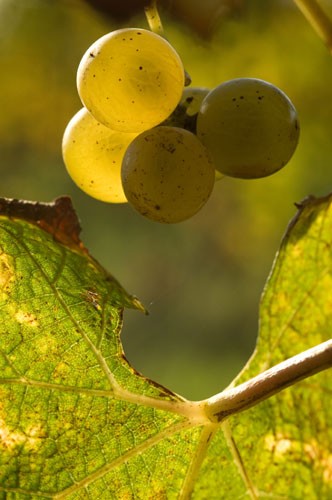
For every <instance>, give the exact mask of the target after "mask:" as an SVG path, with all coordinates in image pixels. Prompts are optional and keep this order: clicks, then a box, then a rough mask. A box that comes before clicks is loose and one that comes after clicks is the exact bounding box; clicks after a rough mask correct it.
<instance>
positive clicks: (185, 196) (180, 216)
mask: <svg viewBox="0 0 332 500" xmlns="http://www.w3.org/2000/svg"><path fill="white" fill-rule="evenodd" d="M121 175H122V184H123V189H124V192H125V194H126V197H127V199H128V202H129V203H131V204H132V205H133V207H134V208H135V209H136V210H137V211H138V212H140V213H141V214H142V215H144V216H145V217H147V218H149V219H152V220H154V221H157V222H164V223H175V222H181V221H183V220H185V219H188V218H189V217H191V216H193V215H194V214H195V213H196V212H198V211H199V210H200V208H202V206H203V205H204V204H205V202H206V201H207V200H208V198H209V196H210V194H211V191H212V189H213V185H214V179H215V169H214V164H213V162H212V160H211V157H210V155H209V153H208V151H207V150H206V148H205V147H204V146H203V145H202V144H201V142H200V141H199V140H198V139H197V137H196V136H195V135H194V134H192V133H191V132H189V131H187V130H184V129H181V128H177V127H168V126H160V127H155V128H153V129H152V130H147V131H145V132H143V133H142V134H140V135H139V136H137V137H136V138H135V139H134V140H133V141H132V142H131V144H130V145H129V147H128V149H127V151H126V153H125V156H124V159H123V162H122V173H121Z"/></svg>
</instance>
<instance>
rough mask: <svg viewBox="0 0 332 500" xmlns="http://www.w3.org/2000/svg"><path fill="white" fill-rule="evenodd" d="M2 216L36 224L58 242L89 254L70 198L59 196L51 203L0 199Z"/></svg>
mask: <svg viewBox="0 0 332 500" xmlns="http://www.w3.org/2000/svg"><path fill="white" fill-rule="evenodd" d="M1 215H4V216H6V217H9V218H11V219H22V220H25V221H27V222H30V223H32V224H35V225H36V226H39V227H40V228H41V229H43V230H44V231H46V232H47V233H49V234H51V235H52V236H53V238H54V239H55V240H56V241H57V242H59V243H62V244H63V245H65V246H67V247H70V248H72V249H75V250H78V251H80V252H84V253H88V250H87V249H86V248H85V246H84V245H83V243H82V241H81V239H80V233H81V226H80V222H79V220H78V217H77V214H76V211H75V209H74V207H73V204H72V201H71V198H70V197H69V196H59V197H58V198H56V199H55V200H53V201H52V202H49V203H44V202H40V201H26V200H18V199H12V198H0V216H1Z"/></svg>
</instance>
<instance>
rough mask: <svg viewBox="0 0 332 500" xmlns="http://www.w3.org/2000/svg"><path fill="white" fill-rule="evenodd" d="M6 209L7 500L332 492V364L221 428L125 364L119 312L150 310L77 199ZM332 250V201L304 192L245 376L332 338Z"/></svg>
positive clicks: (1, 341)
mask: <svg viewBox="0 0 332 500" xmlns="http://www.w3.org/2000/svg"><path fill="white" fill-rule="evenodd" d="M0 210H1V213H2V215H0V301H1V302H0V307H1V325H0V354H1V355H0V498H1V499H29V498H68V499H93V500H95V499H143V500H145V499H177V498H182V499H184V498H190V497H191V498H193V499H209V500H210V499H230V500H233V499H237V498H265V497H266V498H273V499H279V498H282V499H286V498H287V499H303V498H308V499H309V498H310V499H325V498H326V499H328V498H332V486H331V482H332V452H331V448H332V436H331V433H332V431H331V428H330V426H329V422H330V421H331V418H332V408H331V403H330V401H331V390H332V377H331V374H330V373H329V372H322V373H320V374H318V375H315V376H314V377H312V378H310V379H306V380H305V381H303V382H301V383H299V384H297V385H296V386H293V387H291V388H289V389H287V390H285V391H283V392H281V393H279V394H278V395H276V396H273V397H272V398H270V399H269V400H267V401H265V402H263V403H261V404H259V405H257V406H255V407H253V408H251V409H249V410H246V411H244V412H242V413H239V414H236V415H232V416H230V417H229V418H228V419H226V420H224V421H222V422H220V423H213V422H211V421H210V420H209V418H208V416H207V413H206V411H205V408H206V401H201V402H190V401H187V400H185V399H184V398H182V397H180V396H178V395H176V394H173V393H171V392H170V391H168V390H167V389H165V388H163V387H162V386H160V385H158V384H157V383H155V382H152V381H150V380H148V379H146V378H145V377H143V376H142V375H140V374H139V373H137V372H136V371H135V370H134V369H133V368H132V367H131V366H130V365H129V364H128V362H127V360H126V358H125V356H124V354H123V351H122V345H121V341H120V330H121V323H122V312H123V308H124V307H135V308H137V309H143V308H142V306H141V305H140V303H139V302H138V301H137V299H135V298H133V297H131V296H130V295H128V294H127V293H126V292H125V291H124V290H123V289H122V287H121V286H120V285H119V283H118V282H117V281H116V280H115V279H114V278H112V277H111V276H110V275H109V274H108V273H107V272H106V271H105V270H104V269H103V268H102V267H101V266H100V265H99V264H98V263H97V262H96V261H95V260H94V259H93V258H92V257H91V256H90V255H89V253H88V252H87V250H86V249H85V248H84V246H83V245H82V243H81V242H80V240H79V236H78V234H79V226H78V223H77V220H76V218H75V216H74V213H73V211H72V209H71V205H70V203H69V201H68V199H65V198H62V199H60V200H57V201H56V202H55V203H54V204H49V205H46V204H44V205H43V204H29V203H25V204H23V203H21V202H15V203H14V202H10V201H6V200H2V201H1V203H0ZM331 243H332V210H331V198H330V197H327V198H325V199H309V200H308V201H307V202H305V203H304V204H303V205H302V206H301V207H300V209H299V213H298V215H297V217H296V218H295V219H294V221H293V222H292V224H291V225H290V228H289V230H288V231H287V234H286V236H285V238H284V240H283V243H282V245H281V249H280V251H279V254H278V256H277V258H276V261H275V264H274V268H273V271H272V273H271V276H270V278H269V280H268V283H267V286H266V289H265V292H264V295H263V299H262V304H261V313H260V333H259V339H258V344H257V349H256V351H255V353H254V355H253V357H252V359H251V360H250V362H249V363H248V365H247V366H246V367H245V368H244V370H243V372H242V373H241V374H240V376H239V377H238V378H237V380H236V381H235V382H234V384H235V385H237V384H239V383H241V382H243V381H245V380H248V379H250V378H251V377H253V376H255V375H257V374H258V373H260V372H262V371H263V370H265V369H267V368H269V367H271V366H273V365H275V364H276V363H278V362H280V361H282V360H284V359H286V358H289V357H290V356H292V355H294V354H297V353H299V352H301V351H303V350H305V349H308V348H309V347H312V346H314V345H316V344H318V343H320V342H323V341H324V340H327V339H329V338H330V337H331V327H332V321H331V314H332V308H331V301H332V294H331V289H332V276H331V262H332V261H331ZM147 271H148V270H147ZM133 333H134V332H133ZM220 369H221V370H222V365H221V368H220ZM184 376H185V374H184Z"/></svg>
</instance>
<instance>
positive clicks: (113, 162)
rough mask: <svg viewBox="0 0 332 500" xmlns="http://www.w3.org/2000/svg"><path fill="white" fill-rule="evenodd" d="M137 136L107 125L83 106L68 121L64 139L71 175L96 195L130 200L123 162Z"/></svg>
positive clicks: (82, 187)
mask: <svg viewBox="0 0 332 500" xmlns="http://www.w3.org/2000/svg"><path fill="white" fill-rule="evenodd" d="M136 136H137V134H133V133H131V134H129V133H127V134H126V133H124V132H118V131H114V130H111V129H110V128H108V127H105V126H104V125H102V124H101V123H99V122H97V121H96V120H95V119H94V117H93V116H92V115H91V114H90V113H89V112H88V111H87V109H85V108H82V109H81V110H80V111H78V113H76V115H75V116H74V117H73V118H72V119H71V120H70V122H69V123H68V125H67V128H66V130H65V133H64V136H63V141H62V153H63V159H64V162H65V165H66V168H67V171H68V173H69V175H70V177H71V178H72V180H73V181H74V182H75V183H76V184H77V186H78V187H80V188H81V189H82V190H83V191H84V192H85V193H87V194H89V195H90V196H92V197H93V198H97V199H98V200H101V201H106V202H110V203H124V202H126V201H127V199H126V196H125V194H124V192H123V189H122V184H121V163H122V158H123V156H124V153H125V151H126V149H127V147H128V145H129V144H130V143H131V141H132V140H133V139H134V138H135V137H136Z"/></svg>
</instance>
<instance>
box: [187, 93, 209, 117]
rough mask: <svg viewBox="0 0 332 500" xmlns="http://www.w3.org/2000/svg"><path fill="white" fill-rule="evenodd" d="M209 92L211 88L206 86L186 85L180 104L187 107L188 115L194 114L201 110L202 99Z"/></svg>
mask: <svg viewBox="0 0 332 500" xmlns="http://www.w3.org/2000/svg"><path fill="white" fill-rule="evenodd" d="M209 92H210V89H207V88H205V87H185V88H184V89H183V93H182V97H181V101H180V105H183V106H184V107H185V109H186V114H187V115H188V116H194V115H196V114H197V113H198V112H199V110H200V107H201V104H202V101H203V99H204V98H205V97H206V96H207V95H208V93H209Z"/></svg>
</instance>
